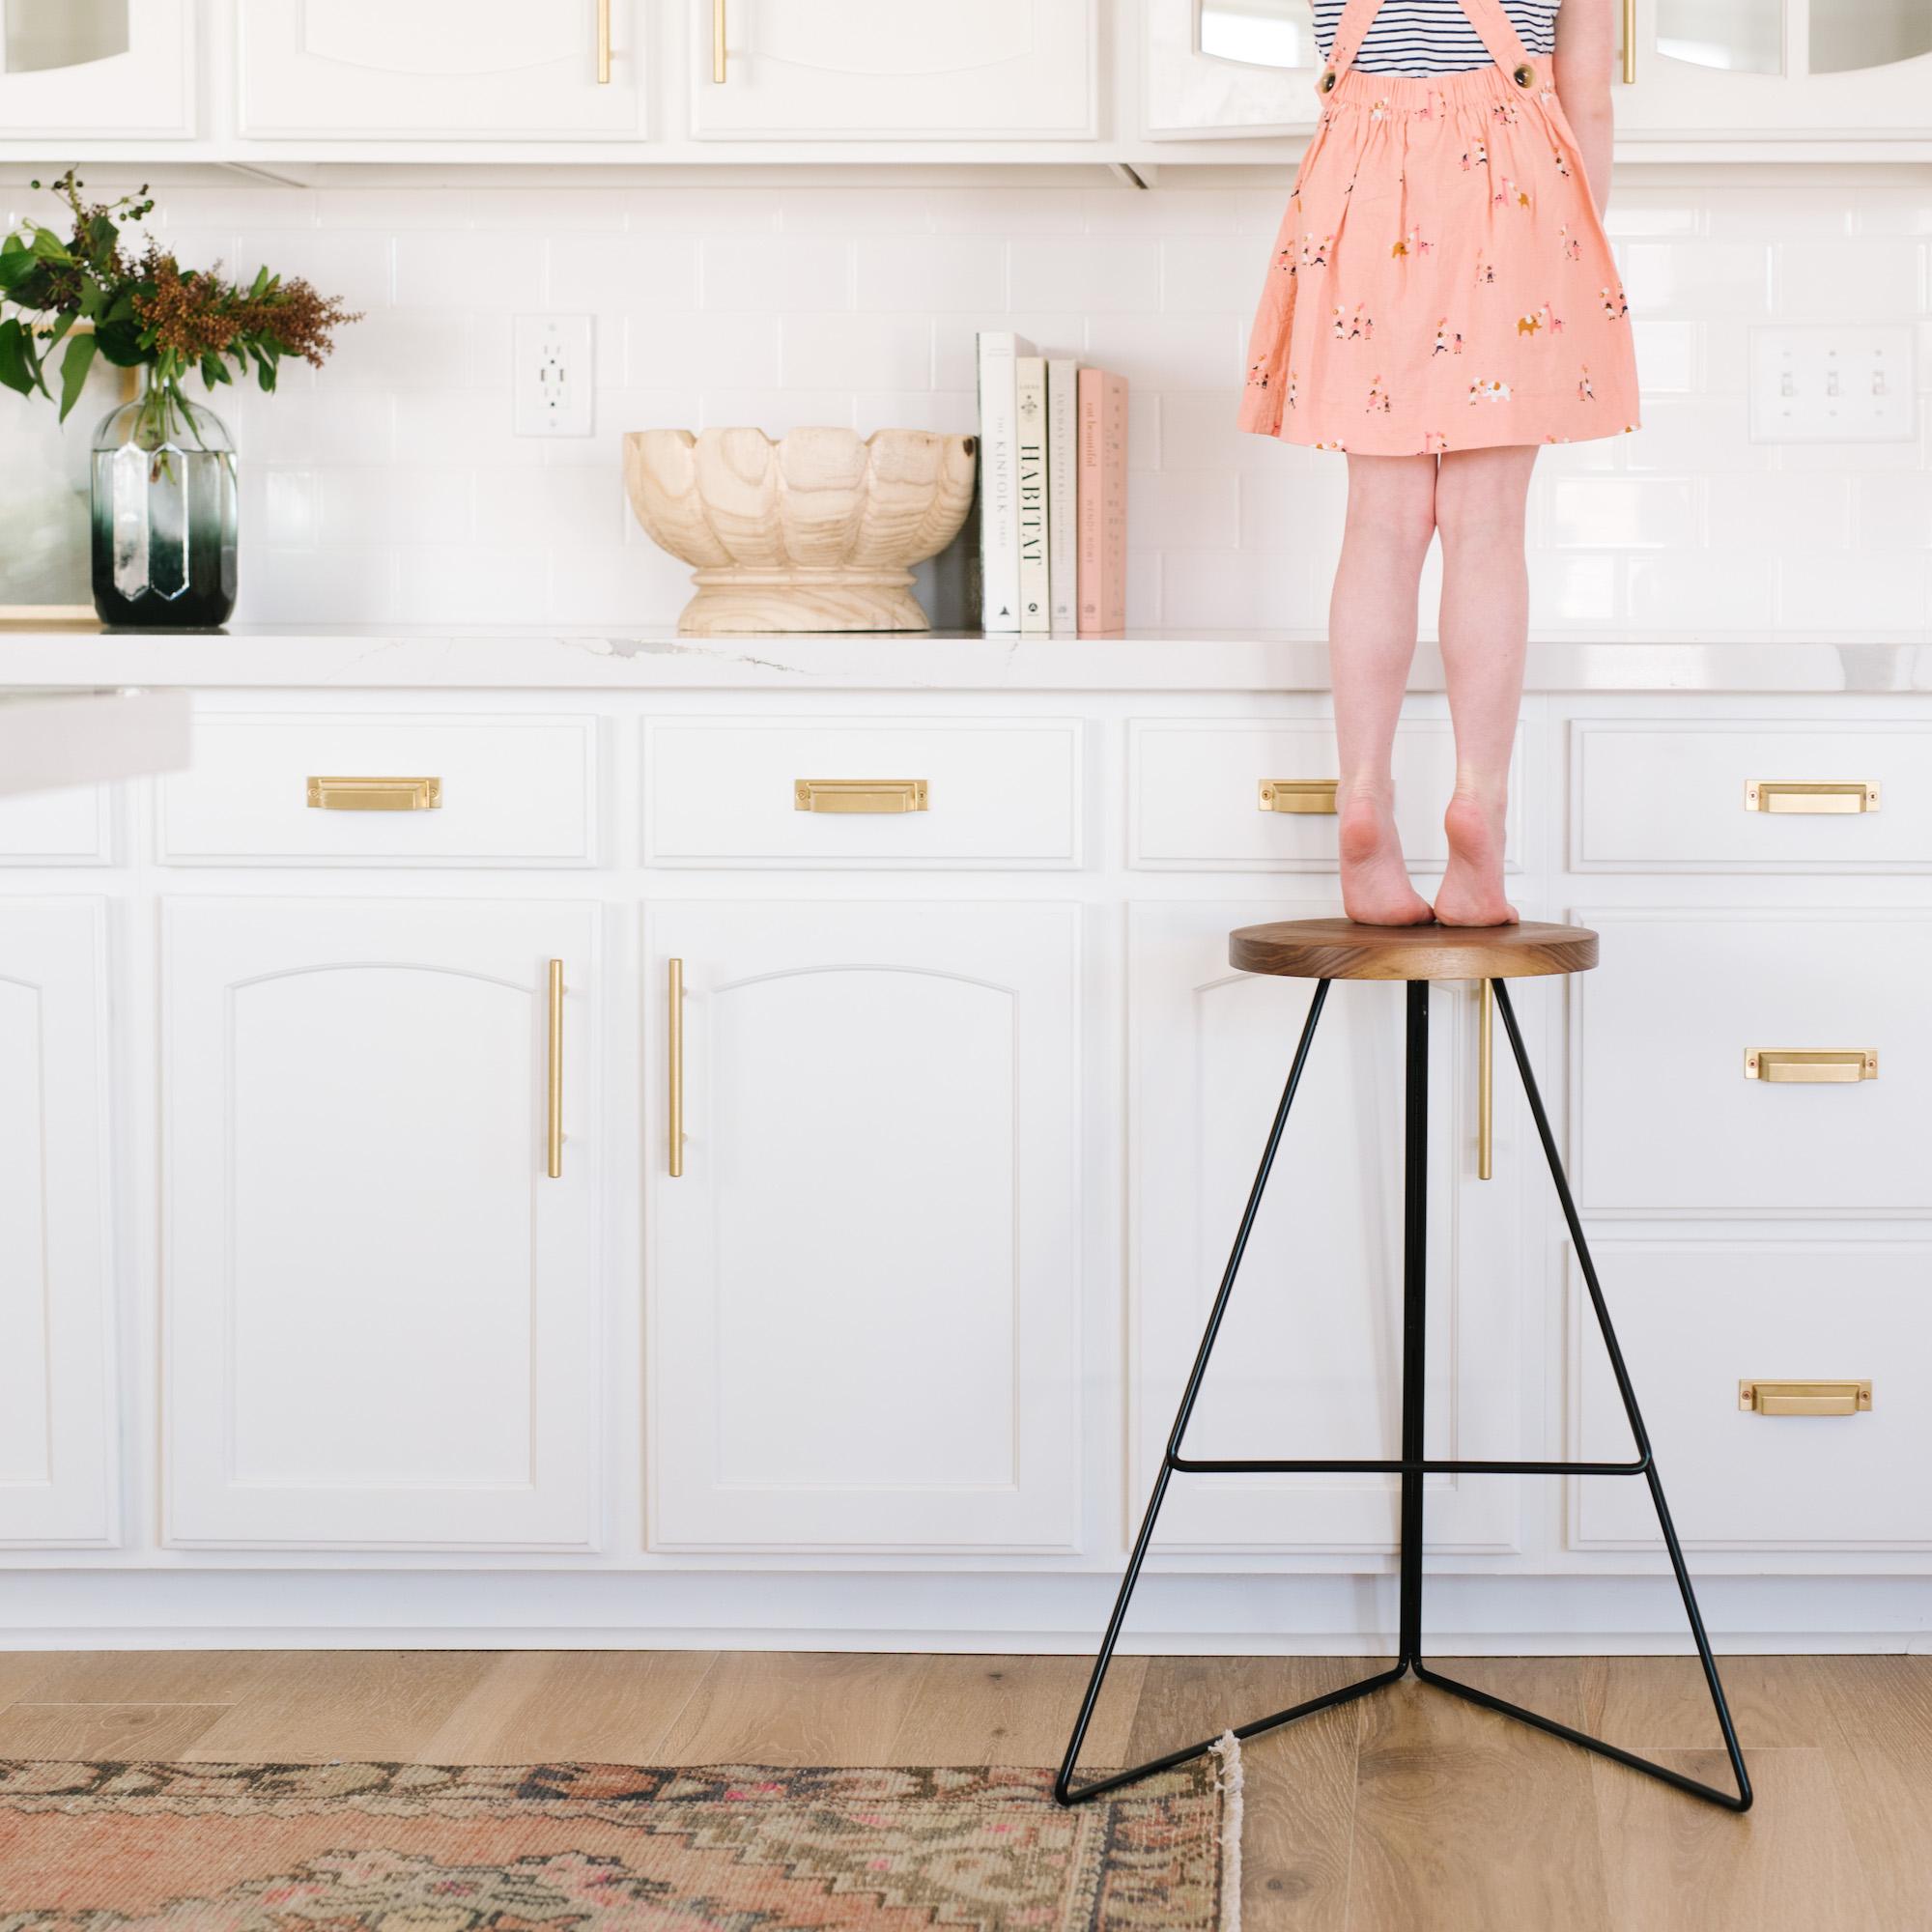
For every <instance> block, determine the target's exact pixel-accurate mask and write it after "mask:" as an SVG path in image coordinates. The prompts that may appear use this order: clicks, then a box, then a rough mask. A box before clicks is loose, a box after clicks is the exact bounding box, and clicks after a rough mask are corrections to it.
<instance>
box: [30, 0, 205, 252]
mask: <svg viewBox="0 0 1932 1932" xmlns="http://www.w3.org/2000/svg"><path fill="white" fill-rule="evenodd" d="M193 74H194V7H193V0H6V4H5V5H4V6H0V145H4V144H6V143H9V142H13V141H16V140H19V139H22V138H24V137H28V136H35V137H38V136H44V135H53V136H60V137H66V138H70V139H73V140H99V141H119V140H128V139H130V138H131V139H143V138H146V139H153V138H157V137H158V138H162V139H169V138H175V139H179V138H182V137H185V136H186V135H189V134H192V133H193V132H194V131H195V130H194V91H193ZM54 172H55V173H58V172H59V169H58V167H56V168H55V169H54ZM44 178H45V177H44V176H43V179H44ZM49 225H54V224H52V223H50V224H49Z"/></svg>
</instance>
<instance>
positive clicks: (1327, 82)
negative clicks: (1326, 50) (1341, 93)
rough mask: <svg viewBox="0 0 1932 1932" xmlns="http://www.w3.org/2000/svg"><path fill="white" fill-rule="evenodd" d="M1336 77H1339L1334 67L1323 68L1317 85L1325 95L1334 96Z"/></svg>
mask: <svg viewBox="0 0 1932 1932" xmlns="http://www.w3.org/2000/svg"><path fill="white" fill-rule="evenodd" d="M1336 77H1337V76H1336V73H1335V70H1334V69H1333V68H1332V67H1330V68H1323V69H1322V71H1321V79H1320V80H1318V81H1317V82H1316V83H1315V84H1316V86H1317V87H1319V88H1320V89H1321V92H1322V93H1323V94H1333V93H1334V92H1335V81H1336Z"/></svg>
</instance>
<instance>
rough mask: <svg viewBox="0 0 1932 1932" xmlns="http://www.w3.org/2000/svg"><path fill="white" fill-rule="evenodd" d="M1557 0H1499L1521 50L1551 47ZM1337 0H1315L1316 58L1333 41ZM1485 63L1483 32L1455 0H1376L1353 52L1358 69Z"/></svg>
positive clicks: (1459, 69)
mask: <svg viewBox="0 0 1932 1932" xmlns="http://www.w3.org/2000/svg"><path fill="white" fill-rule="evenodd" d="M1557 4H1558V0H1503V12H1504V13H1505V14H1508V15H1509V17H1510V25H1511V26H1513V27H1514V28H1515V29H1516V31H1517V38H1518V39H1519V40H1520V41H1521V43H1522V45H1523V51H1524V52H1525V53H1529V54H1548V53H1553V52H1554V51H1555V49H1556V8H1557ZM1342 6H1343V0H1315V38H1316V40H1317V41H1318V42H1319V43H1320V44H1321V58H1322V59H1323V60H1326V59H1327V58H1328V50H1329V48H1330V47H1331V46H1333V45H1334V43H1335V29H1336V28H1337V27H1338V26H1339V25H1340V24H1341V20H1342ZM1489 65H1490V52H1489V49H1488V48H1487V47H1485V46H1484V45H1483V37H1482V35H1480V34H1479V33H1477V31H1476V30H1475V28H1474V27H1472V26H1471V25H1470V24H1469V17H1468V15H1467V14H1464V13H1463V9H1462V7H1461V6H1460V5H1459V4H1458V0H1382V5H1381V11H1380V12H1379V13H1378V14H1377V15H1376V20H1375V25H1374V26H1372V27H1371V28H1370V29H1369V33H1368V38H1367V39H1366V40H1365V41H1364V42H1363V43H1362V44H1361V47H1360V50H1359V51H1358V52H1357V53H1356V55H1355V66H1356V67H1357V68H1358V69H1360V70H1361V71H1362V72H1363V73H1467V72H1469V71H1471V70H1472V69H1475V68H1484V67H1488V66H1489Z"/></svg>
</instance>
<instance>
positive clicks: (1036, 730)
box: [644, 718, 1080, 867]
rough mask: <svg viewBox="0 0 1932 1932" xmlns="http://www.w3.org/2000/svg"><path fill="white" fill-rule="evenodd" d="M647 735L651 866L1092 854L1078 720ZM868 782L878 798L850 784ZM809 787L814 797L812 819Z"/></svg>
mask: <svg viewBox="0 0 1932 1932" xmlns="http://www.w3.org/2000/svg"><path fill="white" fill-rule="evenodd" d="M644 734H645V735H644V800H645V803H644V855H645V863H646V864H649V865H658V866H717V865H727V866H728V865H746V866H767V865H770V866H856V867H900V866H912V867H930V866H937V867H947V866H973V865H989V864H999V865H1004V866H1022V867H1026V866H1038V867H1058V866H1074V865H1077V864H1078V863H1079V860H1080V726H1079V725H1078V724H1077V723H1076V722H1075V721H1073V720H1070V719H1059V718H1055V719H1044V720H1037V721H1036V720H1025V721H1017V720H1015V721H1005V720H1003V721H999V722H987V723H979V722H973V723H954V722H951V721H949V722H947V723H944V724H940V723H936V722H929V721H927V720H924V719H884V720H880V721H879V722H877V723H873V722H871V721H869V720H864V721H832V722H824V723H819V722H814V723H811V724H809V725H803V724H796V723H793V722H791V721H788V720H778V721H773V722H771V723H754V724H747V723H745V722H743V721H741V720H726V719H715V720H714V719H690V720H678V721H675V722H668V721H664V720H653V721H651V722H649V723H647V724H646V725H645V726H644ZM867 781H869V782H871V783H875V784H877V785H879V786H881V787H882V789H880V790H878V791H876V792H857V793H854V792H847V793H846V794H844V795H843V796H841V795H840V793H839V791H838V787H839V786H840V785H846V786H853V787H858V786H860V785H862V784H863V783H865V782H867ZM802 785H809V786H811V787H813V790H812V792H811V795H810V799H809V800H808V801H807V803H808V804H809V805H810V809H806V806H805V805H802V803H801V786H802ZM895 785H898V786H903V787H905V788H906V789H904V790H900V791H896V792H895V791H894V790H893V789H892V787H893V786H895Z"/></svg>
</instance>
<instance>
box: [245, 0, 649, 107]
mask: <svg viewBox="0 0 1932 1932" xmlns="http://www.w3.org/2000/svg"><path fill="white" fill-rule="evenodd" d="M642 11H643V10H642V8H641V7H640V6H639V5H638V4H636V0H410V4H409V5H407V6H403V7H398V6H395V5H393V4H390V0H242V4H241V5H240V6H239V7H238V9H237V14H236V20H237V33H238V35H239V37H240V44H239V48H238V58H237V75H238V82H239V85H240V87H241V113H240V120H239V130H240V132H241V134H243V135H244V136H251V135H252V136H260V137H262V138H264V139H270V140H277V141H279V140H283V139H289V138H297V139H306V140H355V141H361V140H371V139H384V138H387V139H402V140H418V139H419V140H450V139H477V140H483V139H487V140H519V139H524V140H527V139H542V140H557V141H564V140H598V139H604V140H610V139H613V138H621V137H623V136H626V135H635V134H638V133H639V132H641V131H642V114H643V99H644V96H643V89H642V85H641V71H640V70H641V68H642V66H643V42H642V39H641V34H640V18H639V16H640V14H642Z"/></svg>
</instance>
